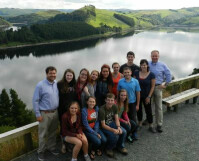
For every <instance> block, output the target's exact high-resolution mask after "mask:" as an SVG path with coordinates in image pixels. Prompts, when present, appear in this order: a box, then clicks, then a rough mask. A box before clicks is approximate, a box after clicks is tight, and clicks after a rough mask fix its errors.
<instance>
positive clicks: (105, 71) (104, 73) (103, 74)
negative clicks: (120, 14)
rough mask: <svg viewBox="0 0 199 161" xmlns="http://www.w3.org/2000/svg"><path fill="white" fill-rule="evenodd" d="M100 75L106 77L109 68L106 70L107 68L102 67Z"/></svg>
mask: <svg viewBox="0 0 199 161" xmlns="http://www.w3.org/2000/svg"><path fill="white" fill-rule="evenodd" d="M102 76H103V78H104V79H107V78H108V76H109V70H108V68H103V69H102Z"/></svg>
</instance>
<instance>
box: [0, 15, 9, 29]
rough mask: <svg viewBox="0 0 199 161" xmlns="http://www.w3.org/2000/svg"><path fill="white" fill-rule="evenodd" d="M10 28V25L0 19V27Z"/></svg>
mask: <svg viewBox="0 0 199 161" xmlns="http://www.w3.org/2000/svg"><path fill="white" fill-rule="evenodd" d="M8 26H10V23H9V22H7V21H6V20H4V19H3V18H2V17H0V27H8Z"/></svg>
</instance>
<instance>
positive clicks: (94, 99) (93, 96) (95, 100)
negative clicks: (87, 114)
mask: <svg viewBox="0 0 199 161" xmlns="http://www.w3.org/2000/svg"><path fill="white" fill-rule="evenodd" d="M90 98H93V99H94V100H95V106H96V98H95V97H94V96H89V97H88V98H87V99H86V102H88V100H89V99H90ZM86 107H87V108H88V104H86ZM94 108H95V107H94Z"/></svg>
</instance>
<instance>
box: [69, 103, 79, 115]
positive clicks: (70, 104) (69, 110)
mask: <svg viewBox="0 0 199 161" xmlns="http://www.w3.org/2000/svg"><path fill="white" fill-rule="evenodd" d="M74 104H76V105H77V107H78V111H77V113H78V112H80V106H79V103H78V102H77V101H73V102H71V103H70V105H69V106H68V107H69V108H68V110H67V111H68V112H69V113H70V107H71V106H72V105H74Z"/></svg>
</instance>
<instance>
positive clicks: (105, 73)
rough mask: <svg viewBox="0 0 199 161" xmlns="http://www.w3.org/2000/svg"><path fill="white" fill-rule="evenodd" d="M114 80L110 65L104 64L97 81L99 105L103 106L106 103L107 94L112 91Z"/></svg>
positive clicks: (96, 94)
mask: <svg viewBox="0 0 199 161" xmlns="http://www.w3.org/2000/svg"><path fill="white" fill-rule="evenodd" d="M112 88H113V80H112V73H111V70H110V66H109V65H107V64H104V65H102V67H101V72H100V76H99V79H98V81H97V86H96V92H95V96H96V99H97V105H98V106H102V105H104V104H105V99H106V94H107V93H112Z"/></svg>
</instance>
